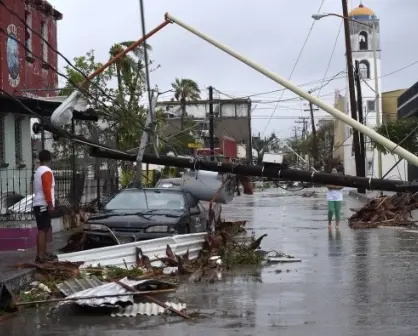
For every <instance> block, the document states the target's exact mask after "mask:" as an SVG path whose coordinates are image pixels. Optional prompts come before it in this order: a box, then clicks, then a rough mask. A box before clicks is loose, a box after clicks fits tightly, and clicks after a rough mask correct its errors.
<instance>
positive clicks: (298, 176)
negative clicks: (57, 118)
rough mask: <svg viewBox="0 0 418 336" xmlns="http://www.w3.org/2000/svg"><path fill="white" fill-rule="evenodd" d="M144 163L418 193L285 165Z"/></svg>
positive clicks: (96, 151)
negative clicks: (289, 167)
mask: <svg viewBox="0 0 418 336" xmlns="http://www.w3.org/2000/svg"><path fill="white" fill-rule="evenodd" d="M90 155H92V156H94V157H101V158H108V159H114V160H122V161H132V162H133V161H135V160H136V155H135V154H128V153H124V154H121V153H120V152H119V153H117V152H113V151H109V150H103V149H100V148H97V147H93V148H92V150H91V152H90ZM142 160H143V162H145V163H151V164H156V165H164V166H171V167H178V168H188V169H192V170H207V171H213V172H218V173H230V174H236V175H243V176H257V177H265V178H269V179H274V180H286V181H301V182H311V183H321V184H333V185H339V186H345V187H353V188H366V189H370V190H385V191H406V190H409V191H414V192H415V191H418V184H416V185H415V184H412V183H407V182H404V181H399V180H381V179H369V178H364V177H357V176H350V175H339V174H327V173H317V172H309V171H303V170H297V169H288V168H286V167H285V166H283V165H265V166H250V165H242V164H239V165H237V164H235V163H228V162H212V161H201V160H198V159H195V158H179V157H173V156H160V157H156V156H154V155H148V154H144V156H143V158H142Z"/></svg>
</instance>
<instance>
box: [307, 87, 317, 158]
mask: <svg viewBox="0 0 418 336" xmlns="http://www.w3.org/2000/svg"><path fill="white" fill-rule="evenodd" d="M308 93H312V91H308ZM304 111H305V112H307V111H309V112H310V114H311V125H312V157H313V159H314V163H315V162H316V161H318V142H317V139H316V127H315V118H314V111H319V109H318V108H314V107H313V104H312V103H311V102H309V110H304Z"/></svg>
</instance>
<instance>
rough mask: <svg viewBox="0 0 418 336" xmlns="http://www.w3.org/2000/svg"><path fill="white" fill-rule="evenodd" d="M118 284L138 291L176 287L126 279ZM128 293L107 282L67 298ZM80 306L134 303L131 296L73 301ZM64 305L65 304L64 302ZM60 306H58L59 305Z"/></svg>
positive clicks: (169, 284) (151, 281)
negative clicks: (150, 288)
mask: <svg viewBox="0 0 418 336" xmlns="http://www.w3.org/2000/svg"><path fill="white" fill-rule="evenodd" d="M120 282H122V283H124V284H126V285H129V286H131V287H134V288H136V289H137V290H138V291H140V290H141V287H147V288H148V287H154V288H155V287H157V286H159V285H162V284H165V285H167V286H169V287H171V288H175V287H176V285H174V284H171V283H169V282H164V281H160V280H154V279H147V280H129V279H128V278H123V279H121V280H120ZM126 293H128V291H127V290H126V289H125V288H123V287H122V286H120V285H118V284H117V283H114V282H109V283H106V284H103V285H100V286H98V287H94V288H88V289H85V290H82V291H80V292H77V293H73V294H71V295H69V296H67V298H79V297H87V296H104V295H119V294H126ZM74 302H75V303H76V304H78V305H80V306H89V307H101V306H115V305H116V304H117V303H131V304H133V303H134V299H133V295H123V296H113V297H104V298H96V299H82V300H77V301H74ZM64 303H65V302H64ZM59 305H60V304H59Z"/></svg>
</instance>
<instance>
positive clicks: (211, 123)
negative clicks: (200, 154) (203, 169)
mask: <svg viewBox="0 0 418 336" xmlns="http://www.w3.org/2000/svg"><path fill="white" fill-rule="evenodd" d="M209 145H210V159H211V161H215V126H214V120H213V87H212V86H209Z"/></svg>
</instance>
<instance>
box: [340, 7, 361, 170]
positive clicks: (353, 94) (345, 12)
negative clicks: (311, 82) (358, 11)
mask: <svg viewBox="0 0 418 336" xmlns="http://www.w3.org/2000/svg"><path fill="white" fill-rule="evenodd" d="M342 6H343V16H344V19H343V20H344V35H345V49H346V57H347V75H348V89H349V91H350V110H351V118H353V119H354V120H357V106H356V92H355V86H354V75H353V70H354V66H353V53H352V51H351V39H350V26H349V19H348V8H347V0H342ZM353 146H354V158H355V162H356V173H357V174H359V173H360V172H361V154H360V140H359V132H358V131H357V130H356V129H355V128H353Z"/></svg>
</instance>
